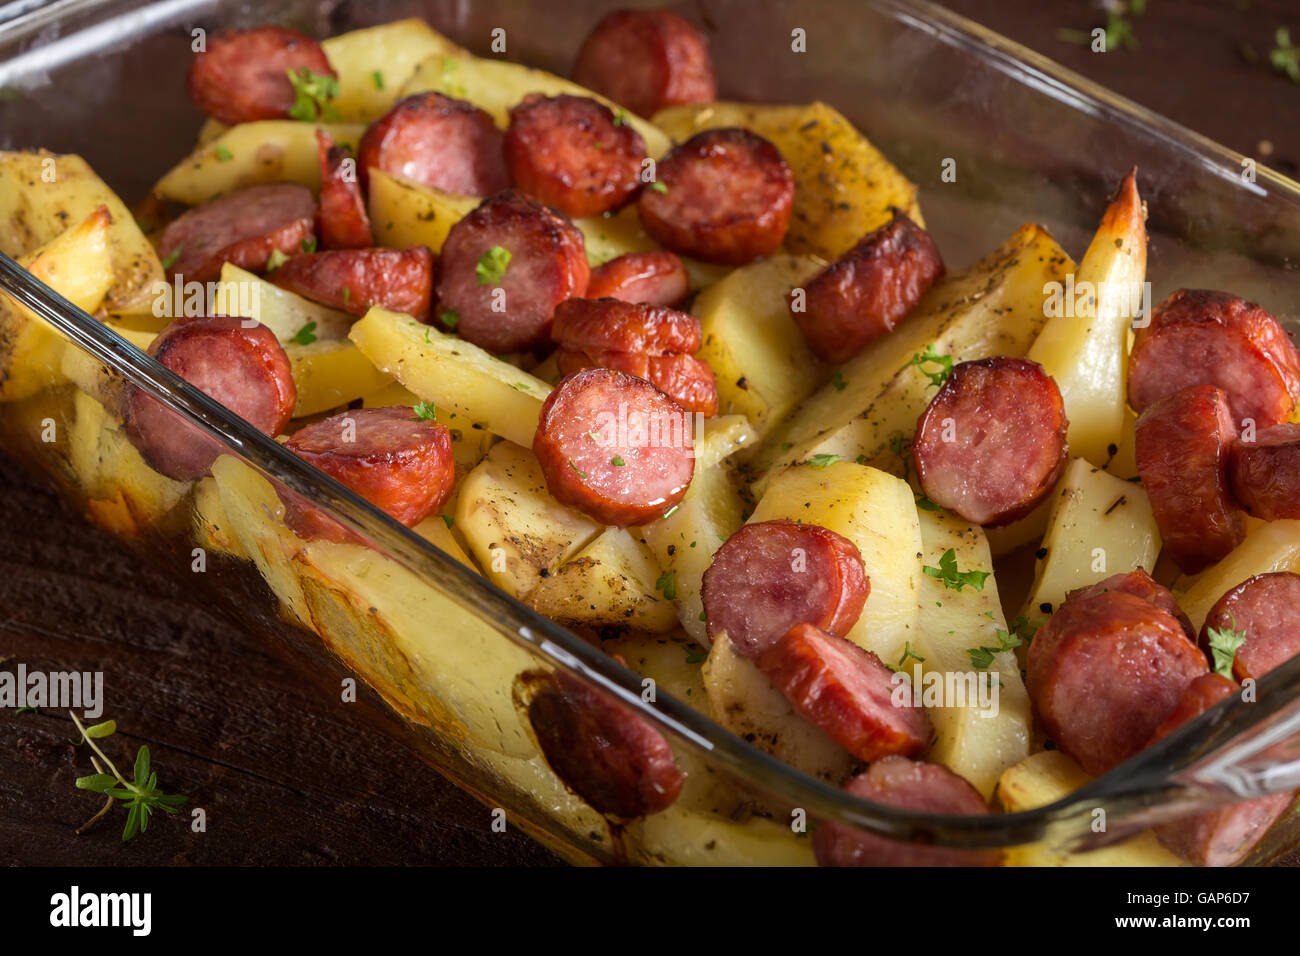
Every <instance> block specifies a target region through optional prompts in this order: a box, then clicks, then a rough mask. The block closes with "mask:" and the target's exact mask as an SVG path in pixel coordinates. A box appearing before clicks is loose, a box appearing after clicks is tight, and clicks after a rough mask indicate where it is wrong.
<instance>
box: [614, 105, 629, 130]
mask: <svg viewBox="0 0 1300 956" xmlns="http://www.w3.org/2000/svg"><path fill="white" fill-rule="evenodd" d="M626 122H627V110H625V109H623V107H621V106H620V107H619V108H618V109H617V110H615V111H614V125H615V126H622V125H624V124H625V123H626Z"/></svg>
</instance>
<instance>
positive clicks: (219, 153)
mask: <svg viewBox="0 0 1300 956" xmlns="http://www.w3.org/2000/svg"><path fill="white" fill-rule="evenodd" d="M212 152H213V154H214V155H215V156H216V157H217V162H219V163H228V162H230V161H231V160H232V159H234V158H235V154H234V153H232V152H231V151H230V150H228V149H226V147H225V146H224V145H223V144H221V143H218V144H217V145H216V148H215V149H213V150H212Z"/></svg>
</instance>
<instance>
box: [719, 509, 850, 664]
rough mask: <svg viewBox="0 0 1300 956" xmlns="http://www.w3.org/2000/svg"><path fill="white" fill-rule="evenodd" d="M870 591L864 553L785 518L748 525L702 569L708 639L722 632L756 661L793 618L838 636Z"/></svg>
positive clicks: (839, 537)
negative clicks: (706, 568)
mask: <svg viewBox="0 0 1300 956" xmlns="http://www.w3.org/2000/svg"><path fill="white" fill-rule="evenodd" d="M870 592H871V582H870V581H869V580H868V578H867V573H866V570H865V568H864V567H863V564H862V553H861V552H860V551H858V547H857V545H855V544H854V543H853V542H852V541H850V540H849V539H848V538H846V537H844V536H843V535H841V534H837V533H836V532H834V531H830V530H829V529H827V528H823V527H821V526H819V525H815V524H801V523H799V522H797V521H789V520H786V519H784V518H781V519H776V520H773V521H759V522H754V523H751V524H747V525H745V526H744V527H742V528H741V529H740V530H739V531H737V532H736V533H735V534H733V535H732V536H731V537H730V538H728V539H727V540H726V541H725V542H723V544H722V547H720V548H719V549H718V551H717V553H716V554H714V556H713V563H712V564H710V565H709V569H708V570H707V571H705V572H704V582H703V585H702V588H701V592H700V597H701V598H702V600H703V602H704V614H705V617H706V619H707V625H708V634H709V639H710V640H712V639H714V638H716V637H717V636H718V635H719V634H721V633H723V632H724V631H725V632H726V633H727V636H728V637H730V638H731V643H732V645H733V646H734V647H735V648H736V650H737V651H738V652H739V653H741V654H743V655H744V656H745V657H748V658H750V659H751V660H757V659H758V657H759V656H760V655H762V653H763V652H764V651H766V650H767V649H768V648H769V647H771V646H772V645H773V644H775V643H776V642H777V641H778V640H779V639H780V638H781V637H782V635H784V634H785V633H786V632H787V631H789V630H790V629H791V628H792V627H794V626H795V625H796V624H812V625H814V626H816V627H818V628H820V629H821V630H823V631H826V632H828V633H830V634H834V635H837V636H840V637H843V636H844V635H845V634H847V633H848V632H849V629H850V628H851V627H853V625H854V624H856V623H857V620H858V618H859V617H860V616H861V614H862V608H863V606H864V605H865V604H866V600H867V595H868V594H869V593H870Z"/></svg>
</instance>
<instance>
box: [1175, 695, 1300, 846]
mask: <svg viewBox="0 0 1300 956" xmlns="http://www.w3.org/2000/svg"><path fill="white" fill-rule="evenodd" d="M1240 691H1241V688H1240V687H1238V686H1237V685H1236V684H1235V683H1233V682H1232V681H1230V680H1229V679H1228V678H1226V677H1224V676H1223V675H1222V674H1205V675H1203V676H1201V677H1198V678H1196V680H1194V681H1192V683H1191V684H1190V685H1188V687H1187V690H1186V691H1184V693H1183V696H1182V699H1181V700H1179V702H1178V706H1177V707H1176V708H1175V709H1174V712H1173V713H1172V714H1170V715H1169V717H1168V718H1167V719H1166V720H1165V721H1164V722H1163V723H1162V724H1161V725H1160V726H1159V727H1157V728H1156V732H1155V733H1154V734H1153V735H1152V737H1151V743H1153V744H1154V743H1155V742H1156V741H1157V740H1160V739H1161V738H1162V737H1165V736H1167V735H1169V734H1171V733H1173V732H1174V731H1175V730H1177V729H1178V728H1179V727H1181V726H1182V725H1183V724H1185V723H1187V722H1188V721H1189V720H1191V719H1193V718H1194V717H1199V716H1200V715H1201V714H1203V713H1205V712H1206V711H1207V710H1209V709H1210V708H1211V707H1213V706H1214V705H1215V704H1217V703H1219V701H1221V700H1226V699H1227V698H1229V697H1231V696H1232V695H1234V694H1237V693H1240ZM1294 796H1295V794H1294V793H1273V794H1269V795H1268V796H1265V797H1258V798H1256V799H1254V800H1246V801H1244V802H1242V803H1234V804H1232V805H1230V806H1226V807H1223V808H1221V809H1219V810H1211V811H1210V812H1208V813H1202V814H1200V815H1198V816H1195V817H1189V818H1186V819H1183V820H1175V821H1174V822H1172V823H1165V824H1161V825H1160V826H1158V827H1156V838H1157V839H1159V840H1160V842H1161V843H1162V844H1164V846H1165V847H1166V848H1167V849H1169V850H1171V851H1172V852H1174V853H1177V854H1178V855H1179V856H1181V857H1182V858H1183V859H1184V860H1186V861H1187V862H1188V863H1191V864H1193V865H1194V866H1232V865H1233V864H1234V863H1236V862H1238V861H1239V860H1241V859H1243V858H1244V857H1245V856H1246V855H1247V854H1248V853H1250V851H1251V850H1253V849H1254V848H1255V846H1256V845H1257V844H1258V843H1259V841H1260V840H1261V839H1263V837H1264V834H1265V833H1267V832H1268V828H1269V827H1271V826H1272V825H1273V823H1274V822H1275V821H1276V820H1277V819H1278V817H1280V816H1282V814H1283V813H1285V812H1286V809H1287V807H1288V806H1290V805H1291V800H1292V798H1293V797H1294Z"/></svg>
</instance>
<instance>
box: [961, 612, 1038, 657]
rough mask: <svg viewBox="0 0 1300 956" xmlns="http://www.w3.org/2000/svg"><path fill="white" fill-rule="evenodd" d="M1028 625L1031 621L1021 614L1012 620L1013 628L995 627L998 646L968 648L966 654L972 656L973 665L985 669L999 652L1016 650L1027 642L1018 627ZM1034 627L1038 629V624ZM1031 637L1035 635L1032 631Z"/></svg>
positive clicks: (994, 632)
mask: <svg viewBox="0 0 1300 956" xmlns="http://www.w3.org/2000/svg"><path fill="white" fill-rule="evenodd" d="M1039 623H1041V622H1039ZM1028 626H1029V622H1028V621H1027V620H1026V619H1025V618H1024V617H1023V616H1021V617H1018V618H1016V619H1015V621H1013V622H1012V624H1011V629H1010V630H1008V631H1004V630H1003V629H1002V628H1000V627H997V628H994V629H993V636H994V637H996V638H997V639H998V643H997V646H996V647H968V648H966V654H967V656H969V657H970V662H971V665H972V666H974V667H977V668H979V669H980V670H984V668H986V667H989V666H991V665H992V664H993V658H994V657H995V656H997V655H998V654H1001V653H1002V652H1003V651H1010V650H1015V649H1016V648H1017V647H1019V646H1020V645H1021V644H1024V643H1026V642H1025V641H1023V640H1021V635H1020V632H1019V630H1018V627H1028ZM1033 628H1034V630H1035V631H1036V630H1038V624H1034V625H1033ZM1030 637H1031V638H1032V637H1033V633H1032V632H1031V633H1030Z"/></svg>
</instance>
